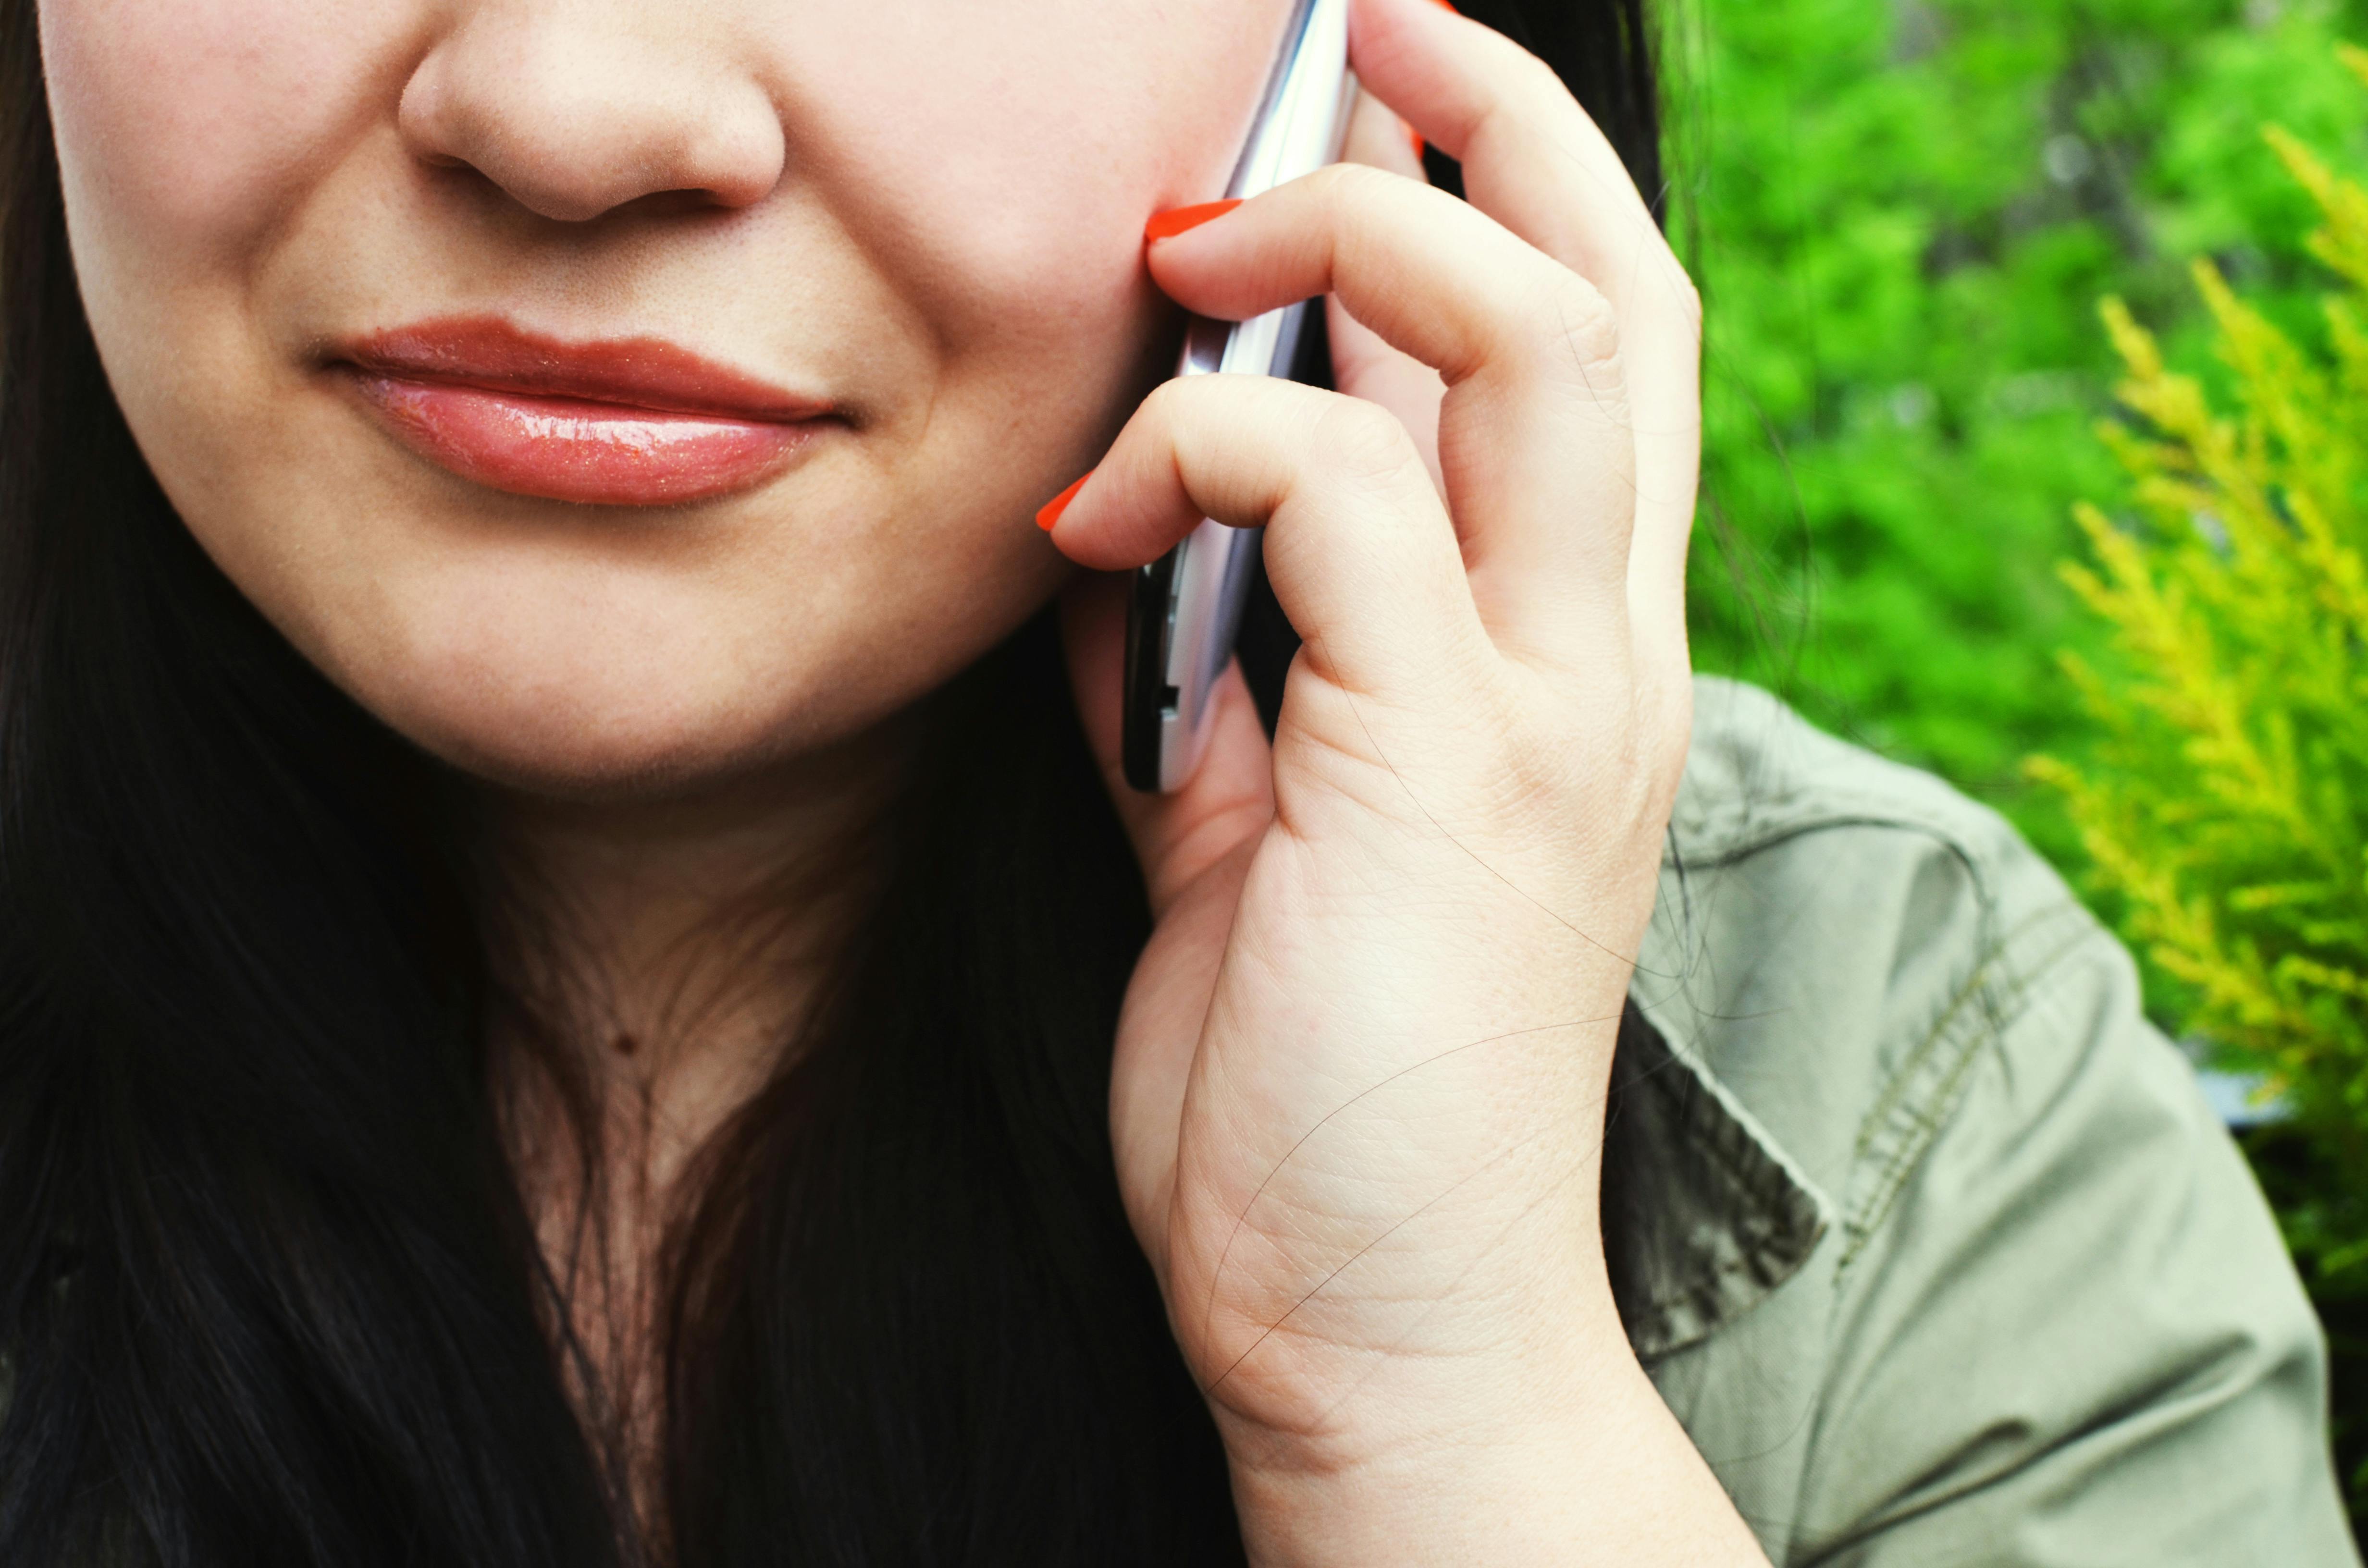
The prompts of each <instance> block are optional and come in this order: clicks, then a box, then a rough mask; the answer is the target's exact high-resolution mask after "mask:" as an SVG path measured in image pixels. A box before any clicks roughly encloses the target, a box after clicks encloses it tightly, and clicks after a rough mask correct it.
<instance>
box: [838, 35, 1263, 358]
mask: <svg viewBox="0 0 2368 1568" xmlns="http://www.w3.org/2000/svg"><path fill="white" fill-rule="evenodd" d="M1285 5H1286V0H1174V3H1167V4H1149V3H1145V0H1133V3H1128V0H1035V3H1033V4H1027V5H1020V4H1017V3H1015V0H1003V3H1001V4H979V3H976V0H962V3H960V4H943V3H940V4H932V3H928V0H923V3H920V4H908V5H898V6H887V7H882V6H876V5H872V4H869V3H867V4H864V5H861V6H852V7H848V6H833V7H831V8H830V11H831V13H832V15H833V16H835V17H839V18H840V20H838V22H837V26H838V27H840V28H844V29H845V30H844V32H843V33H838V34H824V33H822V32H820V30H819V29H820V28H822V27H823V26H824V24H822V23H819V22H818V23H817V24H816V29H817V30H816V32H815V34H814V35H813V36H809V37H806V38H805V39H804V40H803V47H802V50H801V51H800V52H801V53H802V54H803V58H804V59H805V60H806V61H807V62H809V63H810V64H811V65H814V66H820V67H822V69H815V70H810V71H809V70H801V71H800V78H801V79H800V81H799V82H798V83H797V84H796V85H794V86H793V89H792V92H791V99H792V101H793V102H794V103H795V104H796V106H797V108H796V109H795V110H793V113H796V114H799V115H803V116H806V117H809V126H810V129H811V132H812V133H811V136H810V140H809V145H811V146H812V147H813V148H814V151H815V153H816V154H817V155H818V156H820V157H821V158H823V159H825V161H826V163H827V165H828V166H827V167H826V168H825V169H824V170H823V171H821V173H822V176H823V177H824V179H825V181H826V182H827V183H828V184H830V185H831V186H832V187H834V192H835V204H836V205H838V206H840V207H841V209H842V210H856V211H860V213H861V218H860V225H859V226H860V237H861V238H862V239H864V240H865V241H866V243H868V244H871V245H872V246H873V247H875V249H876V250H877V251H878V252H880V253H881V256H880V259H881V261H882V265H883V267H884V268H885V269H886V270H889V271H892V272H893V273H894V274H896V275H897V276H899V277H900V278H904V279H905V280H907V284H908V287H912V288H914V289H916V290H918V291H920V292H922V293H923V294H925V295H926V296H927V299H926V300H925V301H923V302H924V308H925V309H926V310H927V312H928V314H929V315H930V316H931V318H932V319H933V321H934V323H935V324H937V326H938V328H939V332H940V334H941V335H943V336H944V337H946V338H947V339H948V340H949V341H948V343H947V347H949V348H950V349H953V350H956V351H959V350H960V349H961V348H962V347H965V346H966V344H967V343H968V342H969V341H971V340H973V339H985V340H988V341H998V340H1005V339H1008V337H1009V335H1011V334H1012V333H1013V332H1014V331H1015V330H1016V329H1021V328H1024V329H1026V330H1027V331H1028V332H1030V333H1031V334H1034V335H1040V336H1043V337H1046V338H1049V339H1053V340H1059V339H1062V338H1064V337H1068V338H1074V337H1075V336H1076V335H1081V334H1084V333H1087V332H1103V331H1107V330H1109V329H1110V328H1111V327H1113V326H1115V325H1117V324H1120V323H1121V322H1123V321H1125V320H1127V319H1128V318H1130V317H1131V316H1133V315H1134V314H1136V313H1139V312H1140V311H1141V310H1142V308H1143V306H1144V301H1145V296H1146V291H1147V290H1148V282H1147V279H1146V278H1145V276H1144V270H1143V265H1142V234H1143V223H1144V219H1145V218H1147V217H1148V216H1150V214H1151V213H1152V212H1154V211H1156V210H1160V209H1162V208H1165V207H1169V206H1175V205H1178V204H1181V203H1184V202H1188V201H1196V200H1202V199H1207V198H1209V197H1212V196H1214V195H1216V194H1218V193H1219V191H1220V189H1221V188H1222V187H1223V185H1224V180H1225V177H1226V176H1227V175H1228V174H1229V173H1230V171H1231V169H1232V166H1233V161H1234V157H1235V152H1236V151H1237V145H1238V142H1239V141H1240V138H1241V134H1242V132H1243V131H1244V129H1245V128H1246V126H1247V119H1248V117H1249V115H1250V113H1251V111H1252V109H1253V108H1255V103H1256V98H1257V96H1258V91H1259V89H1260V87H1261V86H1262V85H1263V84H1264V82H1265V77H1266V71H1267V63H1268V57H1269V53H1270V52H1271V50H1272V48H1273V44H1274V39H1275V36H1276V35H1277V34H1278V33H1279V32H1280V29H1281V17H1282V14H1283V11H1284V8H1285ZM859 17H860V20H858V19H856V18H859ZM1022 23H1024V26H1023V25H1021V24H1022ZM884 105H894V112H892V113H882V106H884Z"/></svg>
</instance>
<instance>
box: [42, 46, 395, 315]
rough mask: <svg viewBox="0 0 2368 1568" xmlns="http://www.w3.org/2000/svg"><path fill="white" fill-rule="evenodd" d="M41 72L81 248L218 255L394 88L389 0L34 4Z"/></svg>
mask: <svg viewBox="0 0 2368 1568" xmlns="http://www.w3.org/2000/svg"><path fill="white" fill-rule="evenodd" d="M40 28H41V56H42V68H43V72H44V74H45V76H46V78H47V81H48V84H49V93H50V112H51V119H52V121H53V123H54V124H55V126H56V130H57V141H58V156H59V164H60V167H61V170H62V173H63V176H64V182H65V190H66V201H67V208H68V210H69V212H70V214H72V216H73V217H74V221H75V222H76V225H77V228H78V229H79V230H81V231H82V232H83V233H88V234H90V235H91V236H92V237H94V238H96V239H98V240H101V241H103V242H104V243H103V244H101V245H99V246H97V247H81V248H80V254H81V255H83V256H91V255H100V256H105V257H106V258H107V259H108V261H109V262H113V261H114V260H115V259H116V258H117V257H119V256H120V257H123V258H125V259H127V260H131V261H132V262H135V263H138V264H145V265H148V266H151V267H165V268H166V269H167V270H169V271H171V272H174V273H187V272H192V271H196V270H198V269H200V268H205V267H218V266H221V265H222V264H223V263H225V262H233V261H235V260H236V259H237V258H238V257H239V256H243V255H245V254H247V253H248V252H249V251H251V250H252V249H253V247H254V246H255V244H256V242H257V240H258V238H259V237H260V236H262V235H264V234H265V233H268V231H269V230H270V228H271V227H272V226H273V224H274V223H275V222H277V221H279V219H280V218H282V217H283V216H285V215H286V214H287V213H288V212H289V211H290V209H291V208H292V207H293V206H294V205H295V203H296V202H297V201H298V200H299V199H301V198H302V194H303V192H304V189H305V187H306V186H307V185H308V183H309V182H310V180H311V178H312V177H313V176H314V174H315V173H316V172H317V171H319V170H320V169H322V168H324V167H326V166H328V165H330V164H332V163H334V162H335V161H336V158H337V157H338V156H339V155H340V153H341V152H342V150H343V148H344V147H345V145H346V144H347V142H350V140H351V139H352V138H353V136H355V135H357V134H359V133H360V131H362V130H363V129H365V128H366V127H367V126H368V125H369V124H370V121H371V119H372V117H373V114H374V111H375V108H376V100H377V99H378V98H380V97H384V96H386V94H387V93H388V92H389V91H390V90H392V89H390V86H389V83H390V80H392V81H393V82H394V84H395V85H396V86H397V87H399V77H400V74H401V72H402V70H403V68H404V62H405V60H406V58H407V55H408V54H409V52H410V51H408V50H406V49H405V47H404V45H405V42H406V40H408V39H409V38H411V37H413V36H414V35H416V31H417V26H416V19H415V18H414V17H412V16H411V10H410V7H408V6H404V5H402V4H399V3H394V0H44V3H43V4H42V5H41V6H40Z"/></svg>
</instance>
